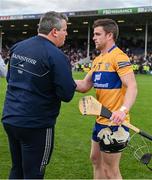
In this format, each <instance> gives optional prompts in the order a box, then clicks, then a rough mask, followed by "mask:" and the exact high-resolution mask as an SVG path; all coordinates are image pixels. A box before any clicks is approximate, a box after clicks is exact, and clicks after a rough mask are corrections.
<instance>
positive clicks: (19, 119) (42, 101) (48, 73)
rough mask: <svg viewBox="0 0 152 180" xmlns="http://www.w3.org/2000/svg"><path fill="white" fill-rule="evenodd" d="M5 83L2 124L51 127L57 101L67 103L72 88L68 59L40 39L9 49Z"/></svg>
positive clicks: (37, 37)
mask: <svg viewBox="0 0 152 180" xmlns="http://www.w3.org/2000/svg"><path fill="white" fill-rule="evenodd" d="M7 81H8V86H7V92H6V98H5V103H4V110H3V116H2V121H3V123H7V124H11V125H14V126H18V127H27V128H43V127H50V126H51V125H54V124H55V122H56V118H57V116H58V114H59V110H60V106H61V101H65V102H69V101H70V100H71V99H72V97H73V95H74V92H75V88H76V84H75V82H74V80H73V78H72V73H71V67H70V63H69V60H68V58H67V57H66V56H65V55H64V53H63V52H62V51H61V50H60V49H58V48H57V47H56V46H55V45H54V44H53V43H51V42H50V41H49V40H47V39H46V38H43V37H41V36H35V37H32V38H29V39H27V40H24V41H22V42H19V43H17V44H15V45H14V46H13V47H12V48H11V59H10V64H9V71H8V75H7Z"/></svg>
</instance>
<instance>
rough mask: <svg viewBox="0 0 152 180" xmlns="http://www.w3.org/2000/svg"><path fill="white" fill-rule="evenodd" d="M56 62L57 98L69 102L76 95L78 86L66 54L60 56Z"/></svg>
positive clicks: (54, 69) (55, 83) (55, 81)
mask: <svg viewBox="0 0 152 180" xmlns="http://www.w3.org/2000/svg"><path fill="white" fill-rule="evenodd" d="M53 61H54V67H53V71H54V73H53V74H54V85H55V89H56V95H57V97H58V98H59V99H60V100H61V101H64V102H69V101H70V100H71V99H72V98H73V95H74V92H75V88H76V84H75V82H74V80H73V78H72V72H71V66H70V62H69V60H68V58H67V57H66V56H65V55H64V54H62V53H61V54H58V56H57V57H56V59H53Z"/></svg>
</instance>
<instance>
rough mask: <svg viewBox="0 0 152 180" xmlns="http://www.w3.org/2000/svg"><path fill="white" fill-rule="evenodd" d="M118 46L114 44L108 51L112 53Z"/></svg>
mask: <svg viewBox="0 0 152 180" xmlns="http://www.w3.org/2000/svg"><path fill="white" fill-rule="evenodd" d="M116 47H117V46H116V45H115V44H114V45H113V46H112V47H111V48H110V49H109V50H108V53H110V52H111V51H112V50H113V49H115V48H116Z"/></svg>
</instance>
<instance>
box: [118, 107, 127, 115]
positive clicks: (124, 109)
mask: <svg viewBox="0 0 152 180" xmlns="http://www.w3.org/2000/svg"><path fill="white" fill-rule="evenodd" d="M120 111H122V112H124V113H126V114H127V113H128V112H129V111H128V109H127V108H126V107H125V106H121V108H120Z"/></svg>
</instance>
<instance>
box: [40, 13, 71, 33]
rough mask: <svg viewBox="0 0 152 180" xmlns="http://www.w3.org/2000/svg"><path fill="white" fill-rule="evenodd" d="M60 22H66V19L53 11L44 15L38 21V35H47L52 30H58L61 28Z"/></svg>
mask: <svg viewBox="0 0 152 180" xmlns="http://www.w3.org/2000/svg"><path fill="white" fill-rule="evenodd" d="M62 20H65V21H66V22H67V21H68V17H67V16H66V15H65V14H62V13H58V12H54V11H50V12H47V13H45V14H44V15H43V16H42V17H41V19H40V22H39V25H38V33H42V34H45V35H48V34H49V32H50V31H51V30H52V29H53V28H56V29H57V30H60V29H61V27H62V26H61V21H62Z"/></svg>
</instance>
